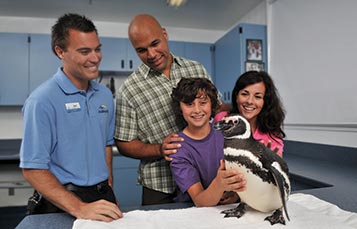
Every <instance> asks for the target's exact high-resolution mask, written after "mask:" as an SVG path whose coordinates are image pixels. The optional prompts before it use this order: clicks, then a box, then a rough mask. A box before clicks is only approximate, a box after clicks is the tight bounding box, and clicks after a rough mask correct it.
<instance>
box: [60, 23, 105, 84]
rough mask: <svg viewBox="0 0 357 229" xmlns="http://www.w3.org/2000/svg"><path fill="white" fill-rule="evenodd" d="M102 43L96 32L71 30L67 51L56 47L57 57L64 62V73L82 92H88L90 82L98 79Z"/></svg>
mask: <svg viewBox="0 0 357 229" xmlns="http://www.w3.org/2000/svg"><path fill="white" fill-rule="evenodd" d="M100 46H101V44H100V42H99V38H98V35H97V33H96V32H89V33H85V32H80V31H78V30H73V29H71V30H69V39H68V44H67V48H66V50H63V49H61V48H60V47H58V46H56V47H55V51H56V53H57V56H58V57H59V58H60V59H61V60H62V65H63V72H64V73H65V74H66V75H67V77H68V78H69V79H70V80H71V82H72V83H73V84H74V85H75V86H76V87H77V88H78V89H81V90H87V88H88V81H89V80H92V79H95V78H97V77H98V72H99V64H100V61H101V60H102V53H101V50H100Z"/></svg>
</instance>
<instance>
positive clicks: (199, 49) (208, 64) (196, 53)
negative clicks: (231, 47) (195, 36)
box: [185, 42, 214, 80]
mask: <svg viewBox="0 0 357 229" xmlns="http://www.w3.org/2000/svg"><path fill="white" fill-rule="evenodd" d="M185 57H186V58H188V59H191V60H196V61H198V62H200V63H201V64H203V66H205V68H206V70H207V72H208V74H209V75H210V76H211V77H212V78H213V77H214V76H213V71H212V63H213V61H212V58H213V52H212V44H209V43H196V42H185ZM212 80H213V79H212Z"/></svg>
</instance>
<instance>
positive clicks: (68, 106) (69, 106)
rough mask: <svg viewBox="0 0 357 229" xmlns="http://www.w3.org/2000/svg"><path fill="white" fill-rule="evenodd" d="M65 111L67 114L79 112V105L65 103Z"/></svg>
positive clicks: (76, 103)
mask: <svg viewBox="0 0 357 229" xmlns="http://www.w3.org/2000/svg"><path fill="white" fill-rule="evenodd" d="M66 110H67V112H69V113H70V112H76V111H80V110H81V105H80V104H79V102H75V103H66Z"/></svg>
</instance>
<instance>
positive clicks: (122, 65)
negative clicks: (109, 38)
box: [121, 60, 124, 69]
mask: <svg viewBox="0 0 357 229" xmlns="http://www.w3.org/2000/svg"><path fill="white" fill-rule="evenodd" d="M121 68H123V69H124V60H121Z"/></svg>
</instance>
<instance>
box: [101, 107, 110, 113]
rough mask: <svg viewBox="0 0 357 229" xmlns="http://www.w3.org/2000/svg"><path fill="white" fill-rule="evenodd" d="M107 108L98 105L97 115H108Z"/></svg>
mask: <svg viewBox="0 0 357 229" xmlns="http://www.w3.org/2000/svg"><path fill="white" fill-rule="evenodd" d="M108 112H109V110H108V107H107V106H106V105H100V106H99V109H98V113H108Z"/></svg>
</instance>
